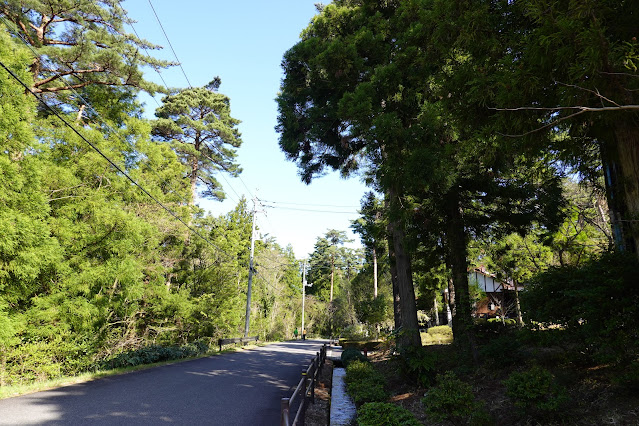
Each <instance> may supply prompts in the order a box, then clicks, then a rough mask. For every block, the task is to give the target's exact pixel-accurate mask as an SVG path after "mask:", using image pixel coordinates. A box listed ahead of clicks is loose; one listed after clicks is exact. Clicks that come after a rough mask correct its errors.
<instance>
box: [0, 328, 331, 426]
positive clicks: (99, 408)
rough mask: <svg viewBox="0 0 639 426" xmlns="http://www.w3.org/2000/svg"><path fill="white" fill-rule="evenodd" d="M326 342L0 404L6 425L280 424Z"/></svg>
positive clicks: (281, 346)
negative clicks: (285, 404)
mask: <svg viewBox="0 0 639 426" xmlns="http://www.w3.org/2000/svg"><path fill="white" fill-rule="evenodd" d="M322 343H324V342H323V341H319V340H307V341H305V342H302V341H296V342H286V343H278V344H271V345H268V346H264V347H259V348H252V349H248V350H245V351H241V352H236V353H229V354H224V355H219V356H213V357H209V358H202V359H198V360H193V361H186V362H182V363H178V364H172V365H166V366H162V367H157V368H152V369H149V370H144V371H139V372H135V373H129V374H124V375H121V376H114V377H109V378H105V379H100V380H95V381H93V382H88V383H82V384H77V385H72V386H66V387H62V388H58V389H54V390H50V391H45V392H38V393H34V394H30V395H24V396H20V397H15V398H9V399H5V400H2V401H0V425H42V424H46V425H86V424H98V425H141V424H145V425H161V424H176V425H202V424H209V425H278V424H279V414H280V398H282V397H285V396H290V393H291V392H292V391H293V387H294V386H295V385H296V384H297V382H298V381H299V378H300V374H301V372H302V369H303V368H304V367H305V366H307V365H308V363H309V362H310V360H311V358H312V357H313V356H314V355H315V353H316V352H317V351H319V349H320V348H321V345H322Z"/></svg>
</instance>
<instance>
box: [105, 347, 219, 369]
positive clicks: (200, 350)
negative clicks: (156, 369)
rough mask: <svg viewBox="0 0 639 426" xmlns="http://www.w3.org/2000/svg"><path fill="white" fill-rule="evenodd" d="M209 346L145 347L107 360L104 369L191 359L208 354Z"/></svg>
mask: <svg viewBox="0 0 639 426" xmlns="http://www.w3.org/2000/svg"><path fill="white" fill-rule="evenodd" d="M208 350H209V345H208V344H207V343H205V342H202V341H198V342H194V343H189V344H187V345H184V346H170V347H165V346H158V345H151V346H145V347H143V348H140V349H135V350H133V351H127V352H122V353H120V354H117V355H116V356H114V357H113V358H110V359H108V360H105V361H104V362H103V363H102V368H104V369H113V368H122V367H134V366H136V365H144V364H153V363H155V362H162V361H170V360H173V359H182V358H191V357H194V356H198V355H201V354H204V353H206V352H207V351H208Z"/></svg>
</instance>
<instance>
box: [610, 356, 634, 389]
mask: <svg viewBox="0 0 639 426" xmlns="http://www.w3.org/2000/svg"><path fill="white" fill-rule="evenodd" d="M613 383H614V384H615V385H617V386H621V387H622V388H623V389H625V390H627V391H629V392H639V359H638V360H635V361H633V362H632V363H630V365H628V366H625V367H624V368H623V370H622V371H620V373H619V374H618V375H617V376H616V377H614V379H613Z"/></svg>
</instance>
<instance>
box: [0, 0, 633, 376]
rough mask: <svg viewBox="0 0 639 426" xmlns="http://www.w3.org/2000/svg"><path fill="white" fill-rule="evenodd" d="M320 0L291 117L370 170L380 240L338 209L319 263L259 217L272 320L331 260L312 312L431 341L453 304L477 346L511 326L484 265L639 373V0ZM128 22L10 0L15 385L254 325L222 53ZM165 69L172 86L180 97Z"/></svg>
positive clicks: (478, 354) (574, 343) (521, 318)
mask: <svg viewBox="0 0 639 426" xmlns="http://www.w3.org/2000/svg"><path fill="white" fill-rule="evenodd" d="M317 9H318V10H317V12H318V13H317V15H316V16H315V17H314V18H313V20H312V21H311V23H310V24H309V25H308V27H307V28H306V29H305V30H304V31H303V32H302V34H301V36H300V41H299V42H298V43H297V44H295V45H294V46H292V47H291V49H290V50H289V51H287V52H286V54H285V55H284V59H283V62H282V66H283V71H284V77H283V80H282V85H281V91H280V93H279V94H278V95H277V105H278V108H279V116H278V122H277V127H276V129H277V131H278V132H279V134H280V148H281V150H282V151H283V154H284V155H285V156H286V158H288V159H289V160H291V161H293V162H295V163H296V164H297V165H298V166H299V170H300V176H301V178H302V180H303V181H304V182H306V183H311V182H312V180H313V179H314V178H316V177H317V176H319V175H321V174H323V173H325V171H326V170H327V169H328V170H335V171H338V172H339V173H341V175H342V176H344V177H354V178H360V179H362V180H363V181H364V182H366V183H367V185H368V186H369V187H370V190H371V191H370V193H369V194H367V195H366V196H365V197H364V199H363V200H362V202H361V209H360V216H361V217H360V218H359V219H358V220H356V221H354V222H353V224H352V229H353V231H354V232H356V233H357V234H358V235H359V237H360V238H361V241H362V245H363V248H362V249H352V248H349V247H350V246H349V245H348V243H349V241H348V240H347V238H346V233H345V232H344V230H327V232H326V234H325V235H321V236H318V238H317V241H316V243H315V247H314V251H313V253H312V254H311V256H310V257H309V259H307V260H304V261H302V260H299V259H296V256H295V254H294V253H293V251H292V249H291V248H290V247H287V248H283V247H281V246H279V245H278V244H277V243H276V241H275V240H274V239H271V238H266V239H264V240H259V241H257V242H256V245H255V260H254V263H253V270H252V275H253V289H252V291H253V294H252V299H251V305H250V313H251V316H250V318H251V321H250V332H251V334H258V335H259V336H260V338H261V339H263V340H278V339H287V338H291V337H292V335H293V330H294V329H295V328H297V327H299V326H300V324H301V316H302V299H301V294H302V276H303V275H305V276H306V277H307V282H308V283H309V287H308V288H307V289H305V290H306V294H307V298H306V299H305V315H306V318H305V319H306V325H305V328H307V329H308V330H309V333H310V334H314V335H318V336H325V337H327V336H336V335H343V336H351V337H367V338H368V337H371V336H374V337H375V338H380V337H384V336H386V338H387V341H390V342H393V344H395V343H396V347H395V349H396V353H399V354H402V355H403V356H405V357H410V356H411V354H413V355H414V354H415V352H414V351H415V349H416V348H421V346H422V341H423V336H422V335H420V332H419V330H420V328H421V329H423V328H424V327H426V326H427V325H435V324H437V325H439V324H440V323H442V324H444V323H446V322H447V321H448V319H447V315H446V313H447V311H450V317H451V325H452V329H453V334H454V339H455V345H457V346H456V351H458V353H468V357H469V359H471V360H472V361H471V365H474V366H476V365H478V364H480V363H481V362H482V359H481V358H482V357H483V356H484V355H485V354H486V351H484V350H483V348H484V345H485V344H486V342H487V341H489V340H490V339H489V338H488V337H487V336H492V337H494V336H497V335H498V334H495V333H497V332H496V331H495V330H493V329H490V333H492V334H486V332H487V331H486V328H485V326H486V324H483V323H482V322H481V321H478V320H477V318H475V316H476V315H475V312H474V310H475V309H476V306H477V302H478V301H479V300H480V299H481V298H482V297H483V296H484V295H482V294H481V291H480V290H479V289H478V288H477V285H476V283H473V282H472V281H470V280H469V273H468V272H469V271H472V270H473V269H475V268H481V269H482V270H488V271H490V272H492V273H493V274H494V275H495V277H496V278H498V279H500V280H502V281H504V282H507V283H509V284H510V285H511V286H512V288H514V290H515V293H517V294H515V295H514V297H515V298H516V300H517V303H516V304H515V305H513V306H514V307H513V308H512V309H510V308H509V309H510V311H508V312H507V309H506V307H505V306H501V307H500V310H501V311H500V312H499V316H500V319H501V325H502V326H503V327H504V328H506V325H507V324H506V317H511V318H512V319H513V320H512V323H513V327H516V328H518V329H520V330H521V329H524V328H525V327H527V329H528V330H529V331H530V330H536V331H540V330H548V329H549V328H553V329H555V328H559V329H561V330H562V331H565V332H566V334H565V335H564V338H565V342H566V344H565V346H566V347H570V348H571V350H573V351H574V352H575V353H579V354H581V355H580V356H582V357H583V359H586V358H587V360H586V361H583V362H584V365H594V364H596V363H602V362H604V363H607V364H609V365H613V366H615V367H623V368H625V367H627V366H629V365H632V366H634V367H633V368H635V370H636V371H638V372H639V368H637V361H636V359H637V353H638V351H639V347H638V346H637V342H639V339H638V337H639V335H638V332H639V328H638V327H637V318H639V311H638V307H639V292H638V288H639V287H638V286H637V281H638V279H637V276H639V275H638V274H637V271H638V270H639V262H638V261H637V256H638V255H637V253H638V250H637V248H638V247H639V230H638V228H637V226H636V223H637V220H639V142H638V141H639V124H638V123H639V117H638V116H637V110H638V109H639V108H638V107H637V100H636V97H637V93H639V91H638V90H639V87H638V86H639V74H638V73H637V61H638V60H639V59H638V58H639V57H638V53H637V51H638V50H637V49H638V46H637V39H636V34H635V33H634V31H636V25H635V23H636V22H637V18H638V14H639V6H637V5H636V4H635V3H633V2H630V1H615V2H612V1H596V2H595V1H582V2H549V1H545V0H521V1H519V0H517V1H505V0H504V1H472V2H471V1H448V0H401V1H400V0H386V1H368V0H336V1H334V2H333V3H331V4H328V5H325V6H324V5H321V4H318V5H317ZM128 22H129V18H128V17H127V15H126V12H125V11H124V10H123V9H122V8H121V6H120V2H119V1H88V2H84V3H82V5H81V7H80V6H78V5H77V4H75V3H74V2H69V1H66V0H59V1H50V2H38V1H34V2H23V1H18V0H8V1H3V2H2V3H1V4H0V67H1V69H0V143H1V144H2V147H3V148H2V155H1V156H0V168H1V170H2V173H1V174H0V194H2V195H1V196H0V223H1V224H2V230H3V232H2V233H1V234H0V384H1V385H12V384H17V383H23V382H29V381H35V380H46V379H48V378H52V377H58V376H61V375H74V374H77V373H79V372H83V371H90V370H96V369H101V368H109V367H113V366H122V365H127V363H128V364H134V363H138V362H148V361H152V360H156V359H157V357H156V358H152V357H147V358H145V356H146V355H148V354H149V353H150V352H152V351H154V350H155V351H156V352H162V350H164V351H165V352H163V353H167V354H168V355H167V357H184V356H193V355H197V354H199V353H205V352H206V351H207V350H209V348H210V347H211V346H214V344H213V342H214V341H215V339H218V338H221V337H236V336H239V335H242V334H243V333H244V321H245V308H246V306H245V304H246V299H247V281H248V280H249V263H250V262H249V256H250V247H251V238H252V211H251V206H250V205H249V203H248V202H247V201H246V200H241V201H240V203H239V204H238V205H237V206H236V208H235V209H234V210H233V211H231V212H229V213H227V214H225V215H222V216H220V217H213V216H211V215H210V214H208V213H207V212H206V211H204V210H203V209H201V208H200V207H199V206H198V203H197V200H198V198H201V197H204V198H209V199H217V200H221V199H223V198H224V196H225V195H224V189H223V187H222V185H221V184H220V182H219V181H218V178H219V177H220V175H221V174H227V175H230V176H237V175H239V174H240V173H241V165H240V164H238V162H237V161H236V150H237V148H238V147H240V146H241V143H242V136H241V134H240V132H239V130H238V126H239V123H240V122H239V120H238V119H237V118H235V117H233V115H232V113H231V100H230V99H229V98H228V97H227V96H225V95H224V94H223V93H222V92H221V90H222V88H223V85H222V82H221V81H220V79H219V78H217V77H214V76H211V78H212V80H211V82H210V83H209V84H207V85H206V86H204V87H196V88H187V89H170V88H167V87H161V86H158V85H155V84H153V83H151V82H149V81H147V80H146V79H145V78H144V75H143V73H142V69H143V68H144V67H151V68H155V69H161V68H165V67H171V66H174V65H175V64H173V63H169V62H164V61H160V60H157V59H155V58H153V57H152V56H150V54H149V52H152V51H153V49H155V48H158V46H155V45H153V44H152V43H150V42H148V41H146V40H142V39H139V38H138V37H137V36H135V35H133V34H130V33H128V32H127V31H126V30H125V24H127V23H128ZM142 52H145V54H143V53H142ZM141 91H146V92H148V93H162V94H163V95H164V97H163V99H162V104H161V105H160V106H159V107H158V108H157V110H156V111H155V119H147V118H144V116H143V110H142V106H141V105H140V103H139V101H138V100H137V95H138V93H140V92H141ZM520 287H521V288H522V289H523V290H522V291H521V292H517V289H518V288H520ZM519 293H521V294H519ZM520 299H521V300H520ZM509 324H510V322H509ZM535 336H536V337H539V336H540V334H536V335H535ZM492 337H491V338H492ZM552 339H557V337H556V336H555V335H554V334H553V337H552ZM512 341H513V339H511V340H510V342H512ZM562 341H564V340H562ZM501 344H502V346H501V347H498V348H497V350H496V352H499V353H500V354H501V355H503V354H504V353H508V354H512V353H514V349H513V347H512V346H508V345H510V343H508V344H506V343H504V342H503V341H501ZM167 351H168V352H167ZM145 354H146V355H145ZM417 359H422V358H419V357H418V358H417ZM431 361H432V360H431ZM431 361H424V363H426V364H427V363H428V362H431ZM426 364H422V366H423V365H426ZM410 365H411V366H413V367H414V366H415V365H418V367H414V368H413V367H411V368H413V369H412V370H411V369H410V368H409V370H410V371H412V372H413V373H414V372H415V368H417V369H419V368H421V367H419V362H418V363H417V364H415V363H413V364H410ZM635 370H632V371H635ZM420 371H421V370H420ZM420 377H421V376H420ZM428 377H430V376H428ZM637 377H639V376H637ZM431 379H432V380H434V378H430V379H427V380H431ZM633 383H635V382H633Z"/></svg>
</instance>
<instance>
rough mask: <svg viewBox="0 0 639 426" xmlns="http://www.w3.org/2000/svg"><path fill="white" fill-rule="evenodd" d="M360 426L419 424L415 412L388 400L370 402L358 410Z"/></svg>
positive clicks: (411, 425) (413, 425)
mask: <svg viewBox="0 0 639 426" xmlns="http://www.w3.org/2000/svg"><path fill="white" fill-rule="evenodd" d="M357 424H358V425H359V426H380V425H384V426H418V425H420V423H419V422H418V421H417V419H415V416H413V414H412V413H411V412H410V411H408V410H406V409H405V408H402V407H400V406H398V405H395V404H391V403H388V402H368V403H366V404H364V405H362V406H361V407H360V409H359V410H357Z"/></svg>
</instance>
